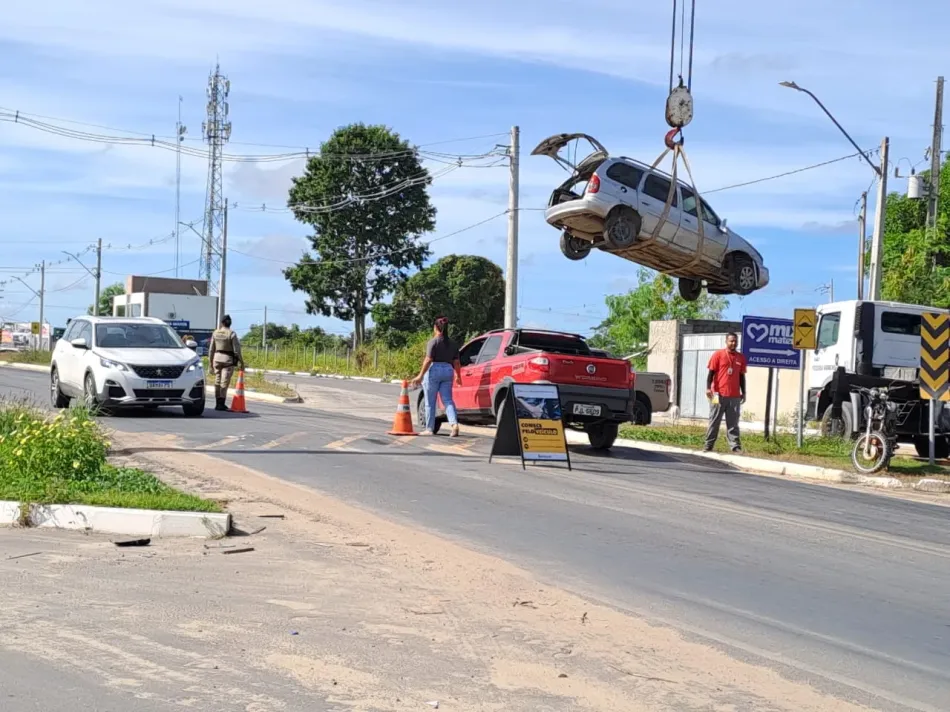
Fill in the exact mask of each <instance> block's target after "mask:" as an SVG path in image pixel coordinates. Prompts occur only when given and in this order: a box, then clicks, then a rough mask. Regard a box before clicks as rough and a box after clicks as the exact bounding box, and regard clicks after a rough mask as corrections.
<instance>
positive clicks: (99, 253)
mask: <svg viewBox="0 0 950 712" xmlns="http://www.w3.org/2000/svg"><path fill="white" fill-rule="evenodd" d="M101 287H102V238H101V237H100V238H99V241H98V242H97V243H96V301H94V302H93V303H92V313H93V316H99V290H100V288H101ZM110 316H111V315H110Z"/></svg>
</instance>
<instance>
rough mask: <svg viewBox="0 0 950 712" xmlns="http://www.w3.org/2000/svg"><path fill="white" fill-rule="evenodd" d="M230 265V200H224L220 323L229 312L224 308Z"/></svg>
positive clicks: (219, 300)
mask: <svg viewBox="0 0 950 712" xmlns="http://www.w3.org/2000/svg"><path fill="white" fill-rule="evenodd" d="M227 265H228V201H227V200H225V201H224V227H223V228H222V230H221V271H220V272H219V273H218V323H219V324H220V323H221V320H222V319H223V318H224V315H225V314H226V313H227V312H225V310H224V286H225V285H224V281H225V273H226V272H227Z"/></svg>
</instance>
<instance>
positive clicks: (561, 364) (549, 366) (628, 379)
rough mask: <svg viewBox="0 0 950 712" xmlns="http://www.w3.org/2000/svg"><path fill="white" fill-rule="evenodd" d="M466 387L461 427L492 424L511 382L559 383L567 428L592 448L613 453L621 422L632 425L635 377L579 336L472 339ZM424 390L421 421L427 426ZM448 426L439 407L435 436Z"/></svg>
mask: <svg viewBox="0 0 950 712" xmlns="http://www.w3.org/2000/svg"><path fill="white" fill-rule="evenodd" d="M459 360H460V361H461V364H462V385H461V386H458V385H456V386H455V389H454V392H453V397H454V399H455V406H456V408H457V409H458V414H459V420H460V421H461V422H463V423H472V424H479V425H483V424H494V423H496V422H497V421H498V419H499V417H500V416H501V405H502V404H503V403H504V402H505V396H506V394H507V392H508V387H509V385H510V384H511V383H556V384H557V385H558V387H559V388H558V390H559V391H560V394H561V412H562V413H563V416H564V424H565V426H567V427H570V428H573V429H575V430H583V431H584V432H586V433H587V436H588V438H589V439H590V444H591V447H593V448H595V449H598V450H606V449H609V448H610V447H611V446H612V445H613V444H614V441H615V440H616V439H617V429H618V427H619V426H620V424H621V423H627V422H630V421H632V420H633V409H634V404H635V402H636V395H635V390H634V375H633V372H632V371H631V369H630V364H629V363H627V362H626V361H622V360H620V359H614V358H606V357H603V356H595V355H593V354H592V353H591V349H590V347H589V346H588V345H587V342H586V341H585V340H584V339H583V337H581V336H577V335H574V334H565V333H561V332H555V331H539V330H536V329H499V330H496V331H490V332H488V333H487V334H483V335H482V336H479V337H478V338H475V339H472V340H471V341H469V342H468V343H467V344H465V346H463V347H462V348H461V350H460V352H459ZM425 410H426V404H425V398H424V396H423V394H422V392H421V391H420V393H419V397H418V400H417V416H418V423H419V426H420V428H421V427H424V425H425ZM443 422H445V411H444V410H443V409H442V405H441V403H439V410H438V412H437V413H436V431H438V429H439V426H440V425H441V424H442V423H443Z"/></svg>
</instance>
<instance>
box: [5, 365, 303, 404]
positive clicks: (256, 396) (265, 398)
mask: <svg viewBox="0 0 950 712" xmlns="http://www.w3.org/2000/svg"><path fill="white" fill-rule="evenodd" d="M0 368H18V369H20V370H21V371H35V372H37V373H49V366H41V365H39V364H35V363H4V362H2V361H0ZM250 370H251V369H248V371H250ZM270 373H276V372H275V371H271V372H270ZM231 390H232V392H233V390H234V389H233V386H232V389H231ZM205 393H207V394H209V395H214V386H205ZM244 397H245V398H247V400H250V401H261V402H262V403H303V398H301V397H300V396H299V395H297V396H295V397H291V398H288V397H285V396H275V395H272V394H270V393H261V392H260V391H253V390H250V389H248V388H245V389H244Z"/></svg>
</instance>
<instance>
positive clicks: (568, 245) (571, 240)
mask: <svg viewBox="0 0 950 712" xmlns="http://www.w3.org/2000/svg"><path fill="white" fill-rule="evenodd" d="M591 249H593V245H592V244H591V243H589V242H588V241H587V240H582V239H580V238H579V237H574V236H573V235H569V234H568V233H567V232H562V233H561V254H562V255H564V256H565V257H567V259H569V260H574V261H577V260H582V259H584V258H585V257H587V255H589V254H590V251H591Z"/></svg>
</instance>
